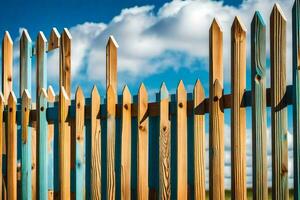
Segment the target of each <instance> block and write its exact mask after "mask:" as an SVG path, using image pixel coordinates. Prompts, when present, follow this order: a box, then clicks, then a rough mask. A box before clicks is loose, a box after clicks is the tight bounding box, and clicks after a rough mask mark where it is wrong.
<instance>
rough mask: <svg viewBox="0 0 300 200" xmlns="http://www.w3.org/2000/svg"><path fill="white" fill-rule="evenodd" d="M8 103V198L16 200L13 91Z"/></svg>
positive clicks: (15, 102)
mask: <svg viewBox="0 0 300 200" xmlns="http://www.w3.org/2000/svg"><path fill="white" fill-rule="evenodd" d="M7 104H8V114H7V195H8V196H7V198H8V199H10V200H14V199H17V119H16V117H17V106H16V105H17V99H16V96H15V94H14V92H13V91H11V92H10V94H9V96H8V103H7Z"/></svg>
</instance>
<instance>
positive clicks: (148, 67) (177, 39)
mask: <svg viewBox="0 0 300 200" xmlns="http://www.w3.org/2000/svg"><path fill="white" fill-rule="evenodd" d="M275 2H278V3H279V4H280V5H281V6H282V9H283V11H284V13H285V15H286V18H287V21H288V27H287V28H288V30H287V33H288V35H287V81H288V84H291V80H292V78H291V77H292V73H291V71H292V70H291V69H292V68H291V58H292V57H291V45H292V43H291V8H292V5H293V0H278V1H276V0H247V1H241V0H237V1H235V0H225V1H210V0H197V1H191V0H188V1H162V0H156V1H150V0H130V1H129V0H126V1H116V0H110V1H108V0H105V1H96V0H95V1H92V0H89V1H87V0H85V1H83V0H82V1H80V0H52V1H38V0H36V1H29V0H27V1H26V0H10V1H4V2H2V4H1V8H0V11H1V15H0V35H3V34H4V31H6V30H8V31H9V32H10V34H11V37H12V39H13V40H14V52H15V56H14V72H15V73H14V75H15V76H14V88H15V89H16V90H15V91H18V90H17V89H18V85H19V83H18V81H19V77H18V71H19V57H18V54H17V52H18V49H19V46H18V37H19V36H20V32H21V31H22V29H23V28H26V29H27V30H28V32H29V34H30V36H31V38H32V39H33V40H35V38H36V36H37V34H38V31H43V32H44V33H45V35H46V36H47V37H48V36H49V34H50V31H51V28H52V27H56V28H57V29H58V30H59V31H62V29H63V28H64V27H66V28H69V30H70V32H71V34H72V37H73V43H72V77H73V78H72V92H75V89H76V87H77V86H78V85H81V86H82V87H83V88H84V92H85V94H86V95H88V94H89V93H90V90H91V89H92V86H93V85H94V84H96V85H97V86H98V88H99V89H100V93H101V95H104V94H105V91H104V83H105V45H106V41H107V39H108V37H109V35H114V37H115V39H116V40H117V42H118V44H119V46H120V47H119V50H118V51H119V60H118V68H119V69H118V76H119V77H118V80H119V84H118V88H119V93H120V92H121V89H122V87H123V85H124V83H125V82H126V83H127V84H128V85H129V88H130V90H131V92H132V93H133V94H136V93H137V90H138V86H139V84H140V83H141V82H144V83H145V85H146V87H147V89H148V92H149V93H150V98H151V100H154V99H155V93H156V92H158V91H159V87H160V85H161V83H162V81H165V82H166V85H167V87H168V89H169V91H170V92H171V93H172V94H174V93H175V90H176V86H177V84H178V82H179V80H180V79H183V81H184V83H185V86H186V89H187V91H188V92H192V90H193V85H194V83H195V81H196V79H197V78H199V79H200V80H201V82H202V84H203V86H204V88H205V90H206V94H208V30H209V27H210V23H211V21H212V19H213V18H214V17H217V19H218V20H219V22H220V24H221V26H222V28H223V32H224V47H223V50H224V90H225V93H230V27H231V24H232V21H233V19H234V17H235V16H236V15H239V16H240V18H241V20H242V21H243V22H244V23H245V26H246V27H247V30H248V31H247V38H248V40H247V89H248V90H249V89H251V88H250V62H249V61H250V59H249V58H250V40H249V39H250V22H251V19H252V16H253V14H254V11H255V10H260V11H261V14H262V16H263V17H264V19H265V21H266V24H267V37H268V38H269V32H268V31H269V15H270V13H271V9H272V6H273V4H274V3H275ZM267 41H269V40H267ZM267 51H268V54H267V55H269V43H267ZM268 63H269V62H268ZM268 65H269V64H268ZM34 68H35V63H34V65H33V75H32V77H33V81H35V80H34V79H35V73H34V71H35V70H34ZM268 68H269V67H268ZM267 72H268V73H269V70H268V71H267ZM269 80H270V79H269V75H267V85H270V81H269ZM48 83H49V84H51V85H53V87H54V90H55V91H56V92H58V87H57V83H58V52H57V51H55V52H51V53H49V55H48ZM33 87H34V86H33ZM32 89H33V91H34V89H35V88H32ZM33 95H34V94H33ZM207 119H208V118H207ZM225 119H226V120H225V122H226V125H225V136H226V135H227V136H229V135H230V126H229V124H230V112H229V111H226V112H225ZM269 119H270V110H268V122H270V120H269ZM291 119H292V118H291V109H290V108H289V131H290V132H291V133H292V129H291ZM207 121H208V120H207ZM207 127H208V126H207ZM207 131H208V129H207ZM225 138H229V137H225ZM268 138H269V144H268V150H269V158H268V162H269V164H271V162H270V161H271V160H270V159H271V158H270V146H271V145H270V133H269V131H268ZM291 144H292V137H291V134H289V147H290V148H289V150H290V151H289V157H290V158H292V151H291V150H292V146H291ZM225 145H227V147H230V140H228V141H226V142H225ZM228 149H230V148H228ZM225 158H226V160H230V151H226V154H225ZM207 163H208V162H207ZM207 166H208V165H207ZM247 166H248V167H247V175H248V179H247V180H248V184H249V185H250V184H251V174H252V172H251V169H252V168H251V112H250V109H248V110H247ZM225 172H226V173H227V174H228V173H229V174H230V163H227V164H226V167H225ZM270 173H271V172H270V171H269V180H270ZM289 174H290V178H292V174H293V169H292V159H290V163H289ZM289 183H290V185H292V179H290V181H289ZM226 186H227V187H230V179H228V178H227V179H226Z"/></svg>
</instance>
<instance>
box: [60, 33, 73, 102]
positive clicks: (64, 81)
mask: <svg viewBox="0 0 300 200" xmlns="http://www.w3.org/2000/svg"><path fill="white" fill-rule="evenodd" d="M71 41H72V36H71V33H70V32H69V30H68V29H66V28H64V31H63V32H62V34H61V38H60V53H59V86H60V87H62V86H63V87H64V88H65V91H66V93H67V95H68V97H71Z"/></svg>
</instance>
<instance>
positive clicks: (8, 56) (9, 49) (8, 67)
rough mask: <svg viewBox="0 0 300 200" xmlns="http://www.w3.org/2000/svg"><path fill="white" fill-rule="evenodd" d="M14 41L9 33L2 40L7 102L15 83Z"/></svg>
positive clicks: (3, 74)
mask: <svg viewBox="0 0 300 200" xmlns="http://www.w3.org/2000/svg"><path fill="white" fill-rule="evenodd" d="M12 79H13V41H12V39H11V37H10V34H9V32H8V31H5V34H4V38H3V40H2V93H3V96H4V99H5V101H7V98H8V95H9V93H10V91H12V87H13V85H12V83H13V80H12Z"/></svg>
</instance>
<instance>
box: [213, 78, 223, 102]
mask: <svg viewBox="0 0 300 200" xmlns="http://www.w3.org/2000/svg"><path fill="white" fill-rule="evenodd" d="M213 87H214V91H215V92H214V96H217V97H218V98H219V99H220V98H221V97H222V94H223V88H222V85H221V83H220V81H219V80H218V79H216V80H215V82H214V86H213Z"/></svg>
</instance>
